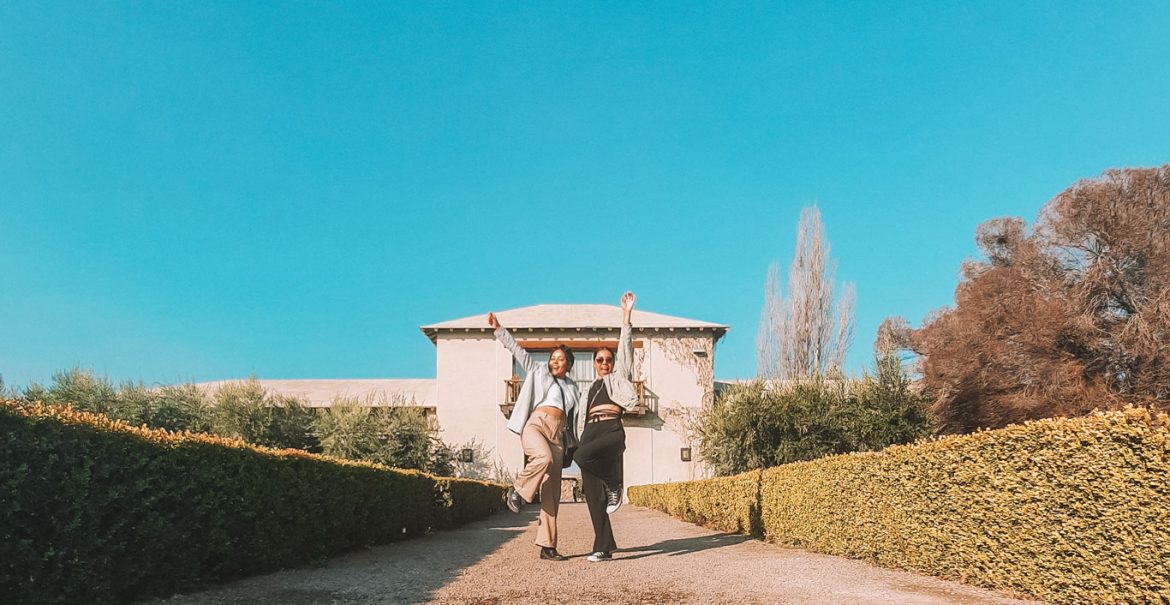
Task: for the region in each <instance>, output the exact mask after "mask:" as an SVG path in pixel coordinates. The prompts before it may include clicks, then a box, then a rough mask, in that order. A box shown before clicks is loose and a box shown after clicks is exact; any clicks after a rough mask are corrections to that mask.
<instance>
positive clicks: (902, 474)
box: [630, 409, 1170, 605]
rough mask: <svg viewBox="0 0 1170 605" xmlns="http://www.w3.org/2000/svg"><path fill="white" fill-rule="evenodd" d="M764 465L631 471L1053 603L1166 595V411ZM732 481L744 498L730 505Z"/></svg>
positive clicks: (845, 546) (645, 498)
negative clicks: (717, 474)
mask: <svg viewBox="0 0 1170 605" xmlns="http://www.w3.org/2000/svg"><path fill="white" fill-rule="evenodd" d="M758 477H759V479H758V481H759V484H758V492H756V493H753V490H752V489H751V488H750V487H749V486H748V485H745V483H750V482H751V481H752V474H750V473H749V474H745V475H738V476H736V477H726V478H719V479H709V480H703V481H695V482H689V483H675V484H665V485H653V486H640V487H632V488H630V500H631V502H633V503H634V504H639V505H643V506H650V507H653V508H657V509H659V510H663V511H666V512H670V513H671V514H674V515H676V516H679V517H681V518H684V519H687V520H691V521H695V522H699V523H704V524H707V525H710V526H712V527H716V528H719V529H725V530H726V529H730V528H731V527H739V528H741V531H742V528H743V527H749V528H750V527H753V526H759V527H762V529H763V532H762V533H763V536H764V537H765V538H766V539H768V540H770V541H773V542H777V543H781V544H787V545H792V546H798V547H801V548H807V549H810V550H815V551H818V552H823V553H828V554H833V555H841V556H847V557H854V558H862V559H867V560H870V561H874V562H876V563H878V564H880V565H884V566H888V567H894V568H899V569H908V570H912V571H917V572H921V573H928V574H932V575H936V576H940V577H944V578H951V579H958V580H962V581H965V582H969V583H972V584H977V585H982V586H987V587H991V588H996V589H1001V590H1009V591H1014V592H1018V593H1022V594H1028V595H1032V596H1035V597H1038V598H1041V599H1045V600H1047V601H1050V602H1053V603H1062V604H1063V603H1068V604H1070V605H1071V604H1078V605H1079V604H1084V603H1170V418H1168V417H1167V416H1165V415H1162V414H1154V413H1151V412H1150V411H1148V410H1144V409H1129V410H1125V411H1122V412H1102V413H1096V414H1093V415H1091V416H1087V417H1081V418H1074V419H1052V420H1043V421H1037V422H1031V423H1028V424H1024V425H1017V426H1012V427H1008V428H1005V429H1000V430H996V431H984V432H979V433H975V434H972V435H965V436H958V437H948V438H944V439H939V440H935V441H927V442H922V443H917V444H914V445H908V446H895V447H891V448H887V449H886V450H883V451H881V452H875V453H864V454H847V455H841V456H831V457H827V458H822V459H820V460H815V461H811V462H799V463H794V464H787V465H783V466H779V467H775V468H771V469H767V470H765V471H763V472H762V473H761V474H759V475H758ZM728 482H730V483H728ZM729 485H730V486H731V487H730V488H729V487H728V486H729ZM732 493H735V494H737V496H735V497H736V498H740V499H742V500H737V501H736V502H734V503H733V504H731V505H729V504H728V501H727V498H729V497H731V494H732ZM720 498H722V500H721V499H720ZM731 509H734V510H735V511H744V510H747V511H749V517H748V519H747V520H746V521H744V520H742V519H739V516H740V515H741V514H742V513H741V512H735V513H733V512H731ZM731 518H735V519H736V520H735V521H734V523H732V522H730V521H729V519H731Z"/></svg>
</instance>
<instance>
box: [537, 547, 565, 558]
mask: <svg viewBox="0 0 1170 605" xmlns="http://www.w3.org/2000/svg"><path fill="white" fill-rule="evenodd" d="M540 558H541V559H544V560H545V561H565V560H568V557H566V556H565V555H562V554H561V553H559V552H557V549H555V548H549V547H547V546H542V547H540Z"/></svg>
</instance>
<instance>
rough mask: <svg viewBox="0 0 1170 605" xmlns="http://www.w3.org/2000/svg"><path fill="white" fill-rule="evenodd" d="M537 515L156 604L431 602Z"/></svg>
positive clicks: (499, 519)
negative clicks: (463, 573)
mask: <svg viewBox="0 0 1170 605" xmlns="http://www.w3.org/2000/svg"><path fill="white" fill-rule="evenodd" d="M537 514H538V512H537V511H536V510H530V511H524V512H521V513H520V514H512V513H509V512H507V511H504V512H502V513H497V514H496V515H494V516H493V517H491V518H490V519H486V520H483V521H477V522H475V523H469V524H467V525H465V526H463V527H460V528H457V529H453V530H447V531H441V532H436V533H433V534H429V535H426V536H423V537H420V538H415V539H413V540H404V541H402V542H394V543H391V544H386V545H383V546H375V547H371V548H368V549H366V550H362V551H358V552H354V553H350V554H346V555H342V556H340V557H336V558H333V559H330V560H328V561H326V562H323V563H322V564H320V565H318V566H311V567H302V568H297V569H288V570H284V571H280V572H277V573H273V574H268V575H263V576H256V577H253V578H248V579H245V580H240V581H238V582H233V583H230V584H224V585H221V586H217V587H214V588H211V589H209V590H207V591H205V592H199V593H191V594H185V595H178V596H173V597H170V598H168V599H165V600H155V601H152V602H151V603H154V604H155V605H163V604H165V605H196V604H200V605H204V604H206V605H245V604H248V605H251V604H256V605H319V604H320V605H350V604H357V603H425V602H427V601H429V600H430V599H431V597H432V595H433V594H434V592H435V591H436V590H438V589H439V588H442V587H443V586H445V585H446V584H448V583H449V582H451V581H452V580H453V579H454V578H456V577H458V576H459V575H460V574H461V573H462V571H463V570H464V569H466V568H468V567H471V566H472V565H475V564H476V563H478V562H479V561H481V560H483V559H484V558H485V557H487V556H488V555H490V554H491V553H493V552H495V551H496V550H498V549H499V548H500V547H501V546H503V545H504V544H505V543H507V542H509V541H511V540H514V539H515V538H517V537H518V536H520V535H521V534H522V533H523V532H524V531H525V530H526V529H527V527H528V525H529V524H530V523H532V522H533V521H534V520H535V519H536V517H537Z"/></svg>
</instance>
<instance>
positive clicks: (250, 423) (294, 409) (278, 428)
mask: <svg viewBox="0 0 1170 605" xmlns="http://www.w3.org/2000/svg"><path fill="white" fill-rule="evenodd" d="M213 398H214V406H213V408H212V411H211V417H212V421H211V429H212V432H214V433H215V434H217V435H221V436H224V437H232V438H236V439H241V440H243V441H247V442H248V443H254V444H257V445H263V446H267V447H273V448H295V449H303V450H306V451H315V450H318V449H319V447H320V444H319V442H318V439H317V437H316V433H315V432H314V431H313V422H314V420H315V413H314V412H313V410H312V409H311V408H309V406H308V405H307V404H305V403H304V402H303V401H301V400H299V399H297V398H294V397H286V396H282V395H270V394H268V393H266V392H265V391H264V387H262V386H261V385H260V381H258V380H256V378H255V377H254V376H253V377H251V378H249V379H248V380H246V381H241V382H234V383H227V384H224V385H221V386H220V387H219V388H218V389H216V391H215V394H214V396H213Z"/></svg>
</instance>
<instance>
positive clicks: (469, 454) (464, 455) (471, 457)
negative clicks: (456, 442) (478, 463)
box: [459, 447, 475, 462]
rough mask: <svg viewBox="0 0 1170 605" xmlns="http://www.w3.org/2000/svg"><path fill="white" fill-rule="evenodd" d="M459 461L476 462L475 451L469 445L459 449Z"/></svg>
mask: <svg viewBox="0 0 1170 605" xmlns="http://www.w3.org/2000/svg"><path fill="white" fill-rule="evenodd" d="M459 461H460V462H474V461H475V452H473V451H471V448H469V447H465V448H463V449H462V450H459Z"/></svg>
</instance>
